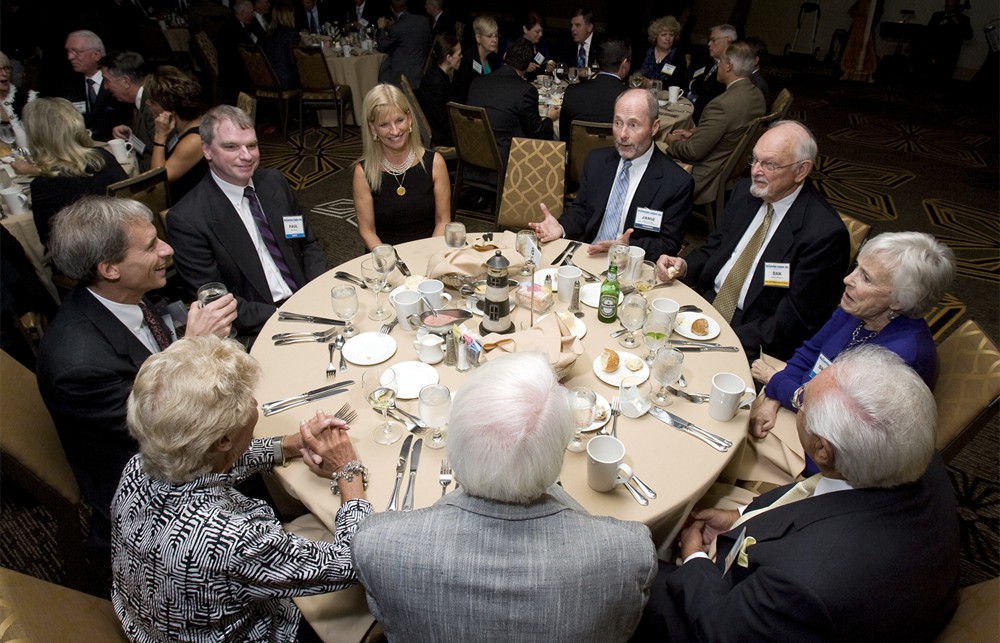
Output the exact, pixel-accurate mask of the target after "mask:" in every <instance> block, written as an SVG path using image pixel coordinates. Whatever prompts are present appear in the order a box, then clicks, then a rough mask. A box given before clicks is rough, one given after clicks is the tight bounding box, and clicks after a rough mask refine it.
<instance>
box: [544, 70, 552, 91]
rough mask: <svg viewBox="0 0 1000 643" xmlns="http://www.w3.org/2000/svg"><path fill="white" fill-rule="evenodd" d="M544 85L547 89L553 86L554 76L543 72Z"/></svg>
mask: <svg viewBox="0 0 1000 643" xmlns="http://www.w3.org/2000/svg"><path fill="white" fill-rule="evenodd" d="M542 87H544V88H545V89H549V88H550V87H552V76H549V75H547V74H542Z"/></svg>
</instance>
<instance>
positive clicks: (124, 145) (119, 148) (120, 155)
mask: <svg viewBox="0 0 1000 643" xmlns="http://www.w3.org/2000/svg"><path fill="white" fill-rule="evenodd" d="M108 149H109V150H111V153H112V154H114V155H115V158H116V159H118V162H119V163H127V162H128V159H129V154H131V153H132V144H131V143H129V142H128V141H123V140H122V139H120V138H113V139H111V140H110V141H108Z"/></svg>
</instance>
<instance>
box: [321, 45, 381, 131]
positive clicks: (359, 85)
mask: <svg viewBox="0 0 1000 643" xmlns="http://www.w3.org/2000/svg"><path fill="white" fill-rule="evenodd" d="M356 52H358V53H360V50H356ZM323 55H324V58H325V59H326V65H327V67H329V68H330V75H331V76H333V80H334V82H336V83H337V84H338V85H347V86H349V87H350V88H351V98H352V102H353V103H354V123H355V124H358V123H363V122H364V120H365V118H364V115H363V114H362V110H361V108H362V105H363V104H364V101H365V94H367V93H368V90H370V89H371V88H372V87H374V86H375V85H377V84H378V72H379V69H380V68H381V67H382V61H383V60H385V59H387V58H388V57H389V56H388V55H387V54H383V53H380V52H377V51H369V52H366V53H364V54H363V55H355V56H350V57H344V56H340V55H337V54H336V53H335V50H334V48H333V47H324V48H323ZM324 111H329V112H332V110H324ZM332 113H334V114H335V112H332Z"/></svg>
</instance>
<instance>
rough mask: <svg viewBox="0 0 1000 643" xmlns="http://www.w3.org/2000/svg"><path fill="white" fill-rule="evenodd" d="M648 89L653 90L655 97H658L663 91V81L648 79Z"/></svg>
mask: <svg viewBox="0 0 1000 643" xmlns="http://www.w3.org/2000/svg"><path fill="white" fill-rule="evenodd" d="M649 90H650V91H651V92H653V95H654V96H656V97H657V98H659V97H660V92H662V91H663V81H662V80H651V81H649Z"/></svg>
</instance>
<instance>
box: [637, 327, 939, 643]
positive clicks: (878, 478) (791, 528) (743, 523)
mask: <svg viewBox="0 0 1000 643" xmlns="http://www.w3.org/2000/svg"><path fill="white" fill-rule="evenodd" d="M796 400H797V401H796V405H797V406H798V407H799V413H798V416H797V418H796V421H797V425H798V432H799V438H800V439H801V440H802V444H803V446H804V447H805V449H806V452H807V453H808V454H809V455H810V456H811V457H812V458H813V460H815V462H816V464H817V465H818V466H819V469H820V473H819V474H816V475H815V476H813V477H811V478H808V479H806V480H803V481H801V482H799V483H798V484H796V485H788V486H785V487H779V488H777V489H775V490H773V491H770V492H768V493H766V494H764V495H762V496H760V497H759V498H757V499H756V500H754V501H753V502H752V503H751V504H750V505H749V506H747V507H746V508H745V509H744V510H743V511H742V513H741V512H739V511H730V510H722V509H704V510H701V511H696V512H694V513H693V514H692V516H691V517H690V518H689V522H688V526H687V527H686V529H685V530H684V531H683V532H682V534H681V537H680V556H681V559H682V560H683V564H681V565H680V566H675V565H672V564H669V563H665V562H661V564H660V572H659V574H658V575H657V579H656V584H655V585H654V588H653V593H652V596H651V597H650V600H649V604H648V605H647V607H646V611H645V614H644V615H643V621H642V624H641V625H640V628H639V631H638V632H637V635H636V637H635V639H634V640H636V641H647V640H648V641H662V640H669V641H695V640H697V641H720V640H739V641H778V640H783V641H819V640H824V641H825V640H853V641H930V640H933V639H934V637H935V636H936V635H937V634H938V633H939V632H940V631H941V629H942V628H943V627H944V626H945V624H947V622H948V620H949V619H950V618H951V615H952V613H953V612H954V610H955V607H956V605H957V603H958V600H957V598H958V552H959V531H958V520H957V515H956V506H955V498H954V493H953V491H952V488H951V483H950V481H949V478H948V474H947V472H946V471H945V468H944V463H943V462H942V460H941V457H940V456H939V455H937V454H935V453H934V438H935V432H936V425H937V411H936V407H935V403H934V396H933V395H932V394H931V392H930V390H929V389H928V388H927V385H926V384H924V383H923V381H922V380H921V379H920V376H918V375H917V374H916V372H914V371H913V370H912V369H911V368H910V367H908V366H906V365H905V364H904V363H903V361H902V359H900V358H899V356H897V355H896V354H894V353H892V352H891V351H889V350H887V349H885V348H883V347H880V346H873V345H866V346H862V347H860V348H857V349H855V350H854V351H847V352H845V353H843V354H841V356H840V357H838V358H837V359H836V360H835V361H834V362H833V364H832V365H831V366H829V367H827V368H826V369H824V370H823V371H822V372H821V373H820V374H819V375H817V376H816V377H815V378H814V379H812V380H811V381H809V382H808V383H807V384H805V385H803V387H802V388H801V389H800V392H799V393H797V395H796ZM713 541H716V545H717V547H716V551H717V559H716V561H715V562H713V561H712V560H710V559H709V557H708V551H709V544H710V543H712V542H713Z"/></svg>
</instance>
